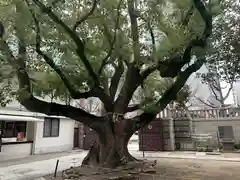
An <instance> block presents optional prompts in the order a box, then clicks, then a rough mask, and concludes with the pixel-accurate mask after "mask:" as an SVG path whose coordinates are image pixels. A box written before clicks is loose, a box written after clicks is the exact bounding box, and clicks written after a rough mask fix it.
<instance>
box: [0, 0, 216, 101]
mask: <svg viewBox="0 0 240 180" xmlns="http://www.w3.org/2000/svg"><path fill="white" fill-rule="evenodd" d="M28 2H29V4H30V7H28V6H27V4H26V1H22V0H3V1H1V2H0V19H1V20H2V21H3V23H4V26H5V28H6V32H7V33H6V35H5V37H4V38H5V39H6V40H7V41H8V42H9V46H10V47H11V49H12V51H13V54H14V55H16V54H18V50H17V47H18V45H17V40H18V39H17V37H18V38H22V39H23V41H24V42H25V44H26V47H27V55H28V57H27V60H26V61H27V62H26V63H27V69H28V72H29V74H30V77H31V82H32V90H33V91H34V94H35V95H37V96H42V97H43V96H46V95H48V96H50V97H51V98H54V99H55V98H60V99H64V98H65V97H66V96H69V92H68V91H67V89H66V87H65V86H64V84H63V82H62V80H61V78H60V77H59V75H57V74H56V73H55V72H53V70H52V69H51V68H50V67H49V65H48V64H47V63H46V62H45V61H44V60H43V58H42V57H40V56H39V55H37V54H36V52H35V44H36V41H35V38H36V32H35V28H36V27H35V23H34V20H33V18H32V15H31V11H30V9H29V8H31V10H32V11H33V12H34V13H35V15H36V17H37V19H38V20H39V21H40V35H41V39H42V43H41V50H42V51H44V52H45V53H46V54H47V55H48V56H50V57H51V58H52V59H53V61H54V63H55V64H56V65H57V66H58V67H59V68H60V69H61V70H62V71H63V72H64V73H65V74H66V76H67V78H69V79H70V81H71V84H72V85H73V86H74V87H75V89H77V90H80V91H86V90H89V89H90V88H91V87H92V86H93V80H92V79H91V78H90V77H89V74H88V72H87V70H86V68H85V66H84V64H83V62H82V61H81V59H79V57H78V56H77V54H76V45H75V44H74V42H73V40H72V39H71V38H70V37H69V35H68V34H67V33H66V32H65V30H64V29H63V28H62V27H60V26H59V25H57V24H56V23H54V22H53V21H52V20H51V19H50V18H49V17H48V16H47V15H46V14H44V13H42V12H41V10H40V9H39V8H38V7H37V5H36V4H35V3H34V2H33V1H30V0H29V1H28ZM41 2H43V3H45V4H46V5H47V6H48V7H51V5H52V1H43V0H42V1H41ZM119 2H120V1H118V0H107V1H106V0H105V1H100V3H99V4H98V6H97V8H96V10H95V11H94V13H93V14H92V15H91V16H90V17H89V18H88V19H87V20H86V21H84V22H83V23H82V24H81V25H80V26H79V27H78V28H77V30H76V31H77V32H76V33H77V34H78V36H79V37H81V39H82V40H83V41H84V44H85V54H86V57H87V59H88V60H89V62H90V64H91V66H92V67H93V70H94V72H95V73H96V74H97V75H98V76H99V77H100V80H101V82H100V83H101V86H104V85H105V84H106V81H107V80H108V78H111V77H112V76H113V73H112V72H113V71H112V69H113V68H114V66H116V64H117V62H118V61H119V59H121V60H124V61H126V63H129V62H131V61H132V54H133V50H132V39H131V31H130V27H129V17H128V15H127V14H126V9H127V2H126V1H121V2H122V3H121V4H120V6H119ZM214 3H215V2H214V1H213V0H212V5H213V6H212V7H211V8H212V11H214V13H216V12H217V8H215V6H216V3H215V4H214ZM192 5H193V3H192V1H191V0H185V1H181V0H177V1H176V0H170V1H167V0H161V1H147V2H143V1H141V2H140V4H139V7H138V13H139V27H138V29H139V36H140V37H141V38H140V49H141V50H142V51H141V56H142V57H146V56H149V55H150V54H151V53H152V49H151V48H150V47H151V46H149V30H148V22H150V23H151V26H152V28H153V30H154V33H155V38H156V44H157V56H158V59H164V58H166V57H172V56H175V55H178V54H180V53H182V52H183V51H184V48H185V47H186V44H187V43H189V42H190V40H191V39H192V38H193V37H196V36H197V35H200V34H202V32H203V28H204V23H203V21H202V18H201V17H200V14H199V13H198V12H196V11H194V12H193V15H192V16H191V18H190V20H189V23H188V25H187V26H182V22H183V20H184V18H185V16H186V14H187V12H188V11H189V9H190V7H191V6H192ZM119 7H120V13H118V8H119ZM90 9H91V3H89V1H79V0H72V1H59V3H57V4H56V5H54V7H52V10H53V12H54V13H55V14H56V15H57V16H58V17H60V18H61V19H62V20H63V22H64V23H66V24H67V25H68V26H69V27H71V28H72V27H74V24H75V22H76V21H77V20H78V19H80V18H81V17H82V16H83V15H84V14H85V13H86V12H88V11H89V10H90ZM118 15H119V17H118ZM117 23H118V24H117ZM16 29H18V31H16ZM16 32H18V33H19V34H16ZM115 36H116V37H115ZM114 37H115V38H114ZM113 39H115V44H114V46H113V51H112V53H111V56H110V57H109V58H108V60H107V63H108V66H105V67H104V69H103V71H102V73H101V74H98V71H99V69H100V67H101V65H102V62H103V59H104V58H105V57H106V55H107V54H108V53H109V49H110V48H111V47H110V44H111V43H109V42H112V41H113ZM119 57H121V58H119ZM139 61H141V62H143V63H144V64H145V65H152V64H153V63H156V62H154V61H151V60H147V58H142V59H140V60H139ZM125 69H126V68H125ZM174 81H175V79H169V78H168V79H163V78H161V77H159V73H153V74H152V75H151V76H149V77H148V78H147V80H146V81H145V82H144V85H143V93H144V100H143V104H149V103H150V104H151V103H152V102H155V101H156V100H158V99H159V98H160V97H161V96H162V94H163V93H164V92H165V91H166V90H167V88H168V87H170V85H171V84H172V83H173V82H174ZM183 91H184V90H183ZM183 94H184V93H183ZM4 96H5V95H4ZM184 99H187V93H185V95H182V96H179V102H180V101H181V102H184ZM180 104H181V103H180Z"/></svg>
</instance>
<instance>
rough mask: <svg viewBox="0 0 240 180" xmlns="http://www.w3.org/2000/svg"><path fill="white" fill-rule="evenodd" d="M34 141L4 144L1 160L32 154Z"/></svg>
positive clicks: (0, 154) (0, 155)
mask: <svg viewBox="0 0 240 180" xmlns="http://www.w3.org/2000/svg"><path fill="white" fill-rule="evenodd" d="M31 153H32V143H24V144H6V145H2V148H1V153H0V160H9V159H15V158H22V157H26V156H29V155H31Z"/></svg>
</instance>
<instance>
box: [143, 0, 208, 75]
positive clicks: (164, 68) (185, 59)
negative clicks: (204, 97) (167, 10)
mask: <svg viewBox="0 0 240 180" xmlns="http://www.w3.org/2000/svg"><path fill="white" fill-rule="evenodd" d="M193 2H194V5H195V7H196V8H197V10H198V11H199V13H200V15H201V17H202V19H203V20H204V22H205V29H204V32H203V35H202V37H201V38H199V37H197V38H195V39H193V40H192V41H190V43H189V44H188V45H187V47H186V49H185V51H184V53H183V56H182V57H175V58H171V59H169V60H167V61H165V62H160V61H159V62H158V64H157V65H154V66H152V67H150V68H148V69H146V70H145V72H143V73H142V76H143V77H145V78H146V77H147V76H148V75H149V74H151V73H152V72H153V71H155V70H156V69H159V71H160V75H161V76H162V77H172V78H173V77H175V76H177V74H178V72H179V71H181V69H182V67H183V66H184V65H185V64H187V63H189V62H190V60H191V53H192V49H193V48H194V47H202V48H204V47H205V46H206V43H207V39H208V38H209V36H210V35H211V33H212V15H211V14H209V12H208V11H207V9H206V7H205V6H204V4H203V2H202V0H193ZM192 11H193V10H192V9H191V8H190V10H189V13H187V16H188V17H186V18H185V21H184V22H183V23H184V24H186V23H188V21H189V18H190V16H191V13H192Z"/></svg>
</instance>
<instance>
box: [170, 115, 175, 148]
mask: <svg viewBox="0 0 240 180" xmlns="http://www.w3.org/2000/svg"><path fill="white" fill-rule="evenodd" d="M169 137H170V138H169V141H170V142H169V149H170V150H171V151H174V150H175V134H174V120H173V118H170V119H169Z"/></svg>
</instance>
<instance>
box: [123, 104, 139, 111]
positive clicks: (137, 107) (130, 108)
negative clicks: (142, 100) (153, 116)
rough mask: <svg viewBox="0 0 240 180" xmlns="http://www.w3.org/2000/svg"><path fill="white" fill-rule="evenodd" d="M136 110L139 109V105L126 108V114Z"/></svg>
mask: <svg viewBox="0 0 240 180" xmlns="http://www.w3.org/2000/svg"><path fill="white" fill-rule="evenodd" d="M138 109H140V104H135V105H132V106H129V107H127V110H126V112H132V111H136V110H138Z"/></svg>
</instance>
